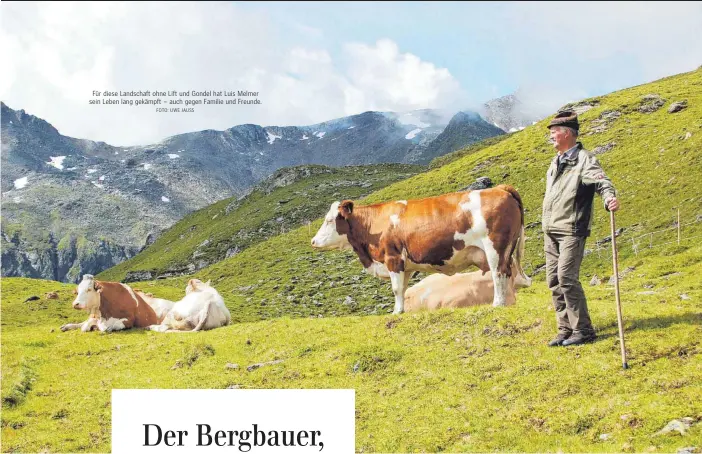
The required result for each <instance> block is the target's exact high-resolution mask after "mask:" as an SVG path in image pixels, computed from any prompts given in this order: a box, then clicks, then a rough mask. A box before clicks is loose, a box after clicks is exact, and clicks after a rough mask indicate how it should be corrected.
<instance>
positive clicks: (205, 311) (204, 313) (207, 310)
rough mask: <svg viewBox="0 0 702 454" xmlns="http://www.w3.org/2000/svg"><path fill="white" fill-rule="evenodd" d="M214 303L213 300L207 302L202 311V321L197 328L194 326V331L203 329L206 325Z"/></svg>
mask: <svg viewBox="0 0 702 454" xmlns="http://www.w3.org/2000/svg"><path fill="white" fill-rule="evenodd" d="M211 304H212V301H209V300H208V301H207V302H206V303H205V308H204V309H203V310H202V311H201V312H200V323H198V324H197V326H196V327H195V328H193V331H202V329H203V328H204V326H205V322H207V316H208V315H210V305H211Z"/></svg>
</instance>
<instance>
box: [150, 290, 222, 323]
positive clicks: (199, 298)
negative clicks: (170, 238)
mask: <svg viewBox="0 0 702 454" xmlns="http://www.w3.org/2000/svg"><path fill="white" fill-rule="evenodd" d="M230 323H231V314H230V313H229V309H227V306H225V305H224V299H223V298H222V296H221V295H220V294H219V292H217V290H216V289H215V288H214V287H211V286H210V281H207V282H202V281H200V280H199V279H190V280H189V281H188V285H187V286H186V287H185V297H184V298H183V299H182V300H180V301H177V302H176V303H175V304H174V305H173V308H172V309H171V310H170V311H169V312H168V314H166V317H165V318H164V319H163V321H162V322H161V323H160V324H155V325H153V326H150V327H149V329H150V330H152V331H158V332H162V333H165V332H183V331H185V332H195V331H202V330H208V329H214V328H219V327H220V326H225V325H229V324H230Z"/></svg>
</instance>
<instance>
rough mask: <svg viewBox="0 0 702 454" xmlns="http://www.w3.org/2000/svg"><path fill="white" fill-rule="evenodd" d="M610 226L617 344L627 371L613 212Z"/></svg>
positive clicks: (610, 213) (610, 217)
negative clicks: (615, 299) (617, 329)
mask: <svg viewBox="0 0 702 454" xmlns="http://www.w3.org/2000/svg"><path fill="white" fill-rule="evenodd" d="M609 219H610V221H611V222H610V224H611V225H612V262H614V263H613V264H614V291H615V295H616V298H617V323H618V324H619V344H620V345H621V346H622V367H623V368H624V369H628V368H629V365H628V364H627V362H626V347H625V346H624V323H623V322H622V303H621V300H620V299H619V267H618V266H617V240H616V238H615V232H616V229H615V228H614V211H610V212H609Z"/></svg>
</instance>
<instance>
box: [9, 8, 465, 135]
mask: <svg viewBox="0 0 702 454" xmlns="http://www.w3.org/2000/svg"><path fill="white" fill-rule="evenodd" d="M86 5H88V6H84V5H80V6H79V5H77V4H76V3H70V2H69V3H47V4H32V3H30V4H28V5H25V4H20V3H8V4H7V5H3V15H2V27H0V38H2V40H3V43H4V46H3V48H4V55H3V61H4V62H7V63H6V64H5V66H4V67H3V71H1V72H0V77H2V79H0V97H1V98H2V99H3V101H5V102H6V103H7V104H8V106H9V107H11V108H14V109H24V110H25V111H26V112H27V113H29V114H32V115H36V116H38V117H40V118H43V119H45V120H46V121H48V122H50V123H51V124H52V125H53V126H55V127H56V128H57V129H58V130H59V132H60V133H61V134H64V135H68V136H72V137H78V138H85V139H91V140H96V141H104V142H107V143H109V144H111V145H122V146H130V145H147V144H151V143H156V142H160V141H161V140H163V139H165V138H166V137H169V136H172V135H175V134H182V133H185V132H191V131H198V130H204V129H216V130H224V129H228V128H231V127H232V126H235V125H239V124H244V123H254V124H260V125H263V126H269V125H279V126H288V125H309V124H314V123H318V122H322V121H326V120H329V119H333V118H338V117H341V116H346V115H352V114H358V113H361V112H364V111H367V110H399V111H405V110H412V109H419V108H429V107H442V106H443V107H446V104H447V103H451V102H453V101H454V100H456V99H458V98H460V96H461V91H460V87H459V84H458V82H457V81H456V79H455V78H454V77H453V76H452V75H451V74H450V73H449V71H448V70H447V69H445V68H440V67H437V66H436V65H434V64H433V63H431V62H426V61H423V60H421V59H420V58H418V57H417V56H415V55H412V54H410V53H406V52H404V51H402V50H401V49H400V48H398V46H397V45H396V44H395V43H394V42H393V41H390V40H387V39H385V40H381V41H378V42H377V43H374V44H365V43H348V44H347V45H346V46H345V47H343V49H342V51H341V52H342V53H341V54H331V53H330V50H329V49H325V48H323V47H321V46H318V47H315V48H310V46H309V44H307V45H306V46H303V45H302V41H295V39H294V38H295V37H290V36H281V34H280V30H278V29H275V28H274V27H272V25H271V23H272V22H271V20H270V18H269V17H268V15H267V14H266V12H265V11H255V10H249V9H245V8H241V7H240V6H239V5H237V4H236V3H228V2H209V3H207V2H206V3H197V4H196V3H194V2H176V3H158V2H147V3H129V2H124V3H111V2H109V3H104V4H103V3H97V2H95V3H91V4H86ZM298 25H299V26H298V27H297V32H298V33H297V34H298V35H305V34H306V36H307V37H309V36H316V37H320V36H321V35H322V33H321V31H320V30H318V29H315V28H313V27H310V26H308V25H300V24H298ZM301 32H302V33H301ZM308 41H309V40H308ZM315 42H319V41H315ZM93 90H98V91H105V90H111V91H131V90H143V91H152V92H153V91H154V90H160V91H170V90H175V91H188V90H198V91H199V90H203V91H204V90H250V91H257V92H259V93H260V94H259V99H260V100H261V102H262V104H261V105H259V106H254V105H235V106H232V105H199V106H195V107H194V109H195V112H194V113H171V112H166V113H162V112H156V108H155V106H127V105H89V104H88V101H89V100H90V99H93V96H92V91H93ZM179 107H181V108H183V107H185V106H179Z"/></svg>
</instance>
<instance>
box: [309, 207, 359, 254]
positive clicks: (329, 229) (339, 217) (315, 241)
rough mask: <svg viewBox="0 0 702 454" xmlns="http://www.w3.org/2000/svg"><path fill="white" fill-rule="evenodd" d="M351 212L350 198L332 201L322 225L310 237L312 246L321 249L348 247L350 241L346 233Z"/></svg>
mask: <svg viewBox="0 0 702 454" xmlns="http://www.w3.org/2000/svg"><path fill="white" fill-rule="evenodd" d="M352 214H353V202H352V201H351V200H344V201H343V202H334V203H332V205H331V208H330V209H329V212H328V213H327V215H326V216H325V217H324V222H323V223H322V226H321V227H320V228H319V230H318V231H317V234H316V235H315V236H314V238H312V247H313V248H315V249H319V250H321V251H328V250H331V249H346V248H350V247H351V243H349V239H348V237H347V235H346V234H347V233H348V232H349V222H348V220H349V218H350V217H351V216H352Z"/></svg>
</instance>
